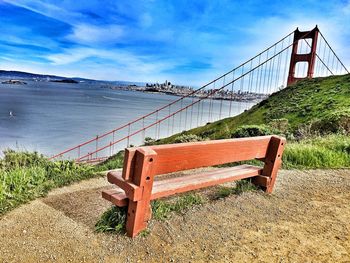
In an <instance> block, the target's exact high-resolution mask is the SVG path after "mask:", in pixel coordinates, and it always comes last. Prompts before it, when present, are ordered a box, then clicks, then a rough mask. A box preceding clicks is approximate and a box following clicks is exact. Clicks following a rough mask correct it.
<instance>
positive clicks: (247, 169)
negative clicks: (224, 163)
mask: <svg viewBox="0 0 350 263" xmlns="http://www.w3.org/2000/svg"><path fill="white" fill-rule="evenodd" d="M261 173H262V168H260V167H256V166H252V165H240V166H235V167H230V168H221V169H217V170H214V171H207V172H204V173H195V174H190V175H186V176H181V177H175V178H170V179H165V180H160V181H156V182H154V183H153V189H152V195H151V200H154V199H158V198H161V197H165V196H169V195H173V194H178V193H183V192H187V191H191V190H196V189H200V188H204V187H208V186H213V185H217V184H223V183H227V182H232V181H235V180H240V179H244V178H250V177H255V176H259V175H260V174H261ZM259 177H260V176H259ZM102 197H103V198H105V199H106V200H108V201H111V202H112V203H114V204H115V205H117V206H126V205H127V204H128V197H127V195H126V194H125V192H124V191H123V190H122V189H120V188H119V187H118V188H116V189H112V190H104V191H103V192H102Z"/></svg>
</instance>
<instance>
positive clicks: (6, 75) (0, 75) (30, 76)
mask: <svg viewBox="0 0 350 263" xmlns="http://www.w3.org/2000/svg"><path fill="white" fill-rule="evenodd" d="M0 79H26V80H39V81H56V80H75V81H78V82H101V83H108V84H111V85H138V86H144V85H146V83H145V82H131V81H122V80H121V81H119V80H118V81H105V80H95V79H86V78H79V77H73V78H71V77H62V76H56V75H45V74H36V73H29V72H22V71H13V70H10V71H8V70H0Z"/></svg>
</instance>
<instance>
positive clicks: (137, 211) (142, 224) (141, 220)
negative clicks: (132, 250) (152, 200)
mask: <svg viewBox="0 0 350 263" xmlns="http://www.w3.org/2000/svg"><path fill="white" fill-rule="evenodd" d="M149 206H150V205H149V202H148V203H147V201H144V200H141V201H137V202H134V201H132V200H130V201H129V206H128V215H127V220H126V233H127V235H128V236H129V237H135V236H136V235H137V234H138V233H140V232H141V231H142V230H144V229H145V228H146V227H147V221H148V219H149V212H148V210H149Z"/></svg>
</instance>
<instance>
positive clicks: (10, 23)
mask: <svg viewBox="0 0 350 263" xmlns="http://www.w3.org/2000/svg"><path fill="white" fill-rule="evenodd" d="M316 24H317V25H318V26H319V28H320V30H321V31H322V33H323V34H324V35H325V36H326V38H327V39H328V40H329V41H330V44H331V46H332V47H333V48H334V49H335V51H336V52H337V54H338V55H339V56H340V57H341V59H342V60H343V61H344V63H345V65H346V66H349V64H350V52H349V48H348V47H349V44H350V31H349V24H350V1H342V0H339V1H313V0H312V1H311V0H306V1H289V2H283V1H273V2H267V1H255V0H251V1H244V2H242V1H228V0H225V1H224V0H218V1H210V0H201V1H184V0H179V1H157V0H143V1H137V3H136V2H134V1H125V0H123V1H98V0H94V1H58V0H53V1H44V0H33V1H28V0H11V1H8V0H0V29H1V34H0V69H4V70H19V71H26V72H31V73H39V74H53V75H61V76H66V77H83V78H90V79H100V80H123V81H134V82H149V83H152V82H153V83H155V82H164V81H165V80H168V81H170V82H171V83H176V84H183V85H194V86H199V85H201V84H205V83H206V82H207V81H209V80H211V79H213V78H215V77H216V76H218V75H220V74H222V73H224V72H225V71H228V70H230V69H231V68H233V67H235V66H237V65H239V64H240V63H241V62H243V61H245V60H247V59H249V58H250V57H252V56H254V55H255V54H257V53H258V52H260V51H261V50H263V49H264V48H266V47H267V46H268V45H270V44H273V43H274V42H276V41H277V40H279V39H280V38H281V37H283V36H285V35H286V34H288V33H290V32H291V31H293V30H295V28H296V27H298V26H299V29H300V30H309V29H312V28H313V27H314V26H315V25H316Z"/></svg>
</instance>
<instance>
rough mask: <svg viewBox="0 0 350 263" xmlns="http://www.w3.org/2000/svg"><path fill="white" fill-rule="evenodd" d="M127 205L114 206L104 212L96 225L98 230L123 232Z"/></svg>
mask: <svg viewBox="0 0 350 263" xmlns="http://www.w3.org/2000/svg"><path fill="white" fill-rule="evenodd" d="M126 213H127V207H118V206H113V207H111V208H110V209H108V210H107V211H106V212H104V213H103V214H102V216H101V218H100V219H99V220H98V221H97V223H96V225H95V230H96V231H97V232H115V233H123V232H124V231H125V223H126Z"/></svg>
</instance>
